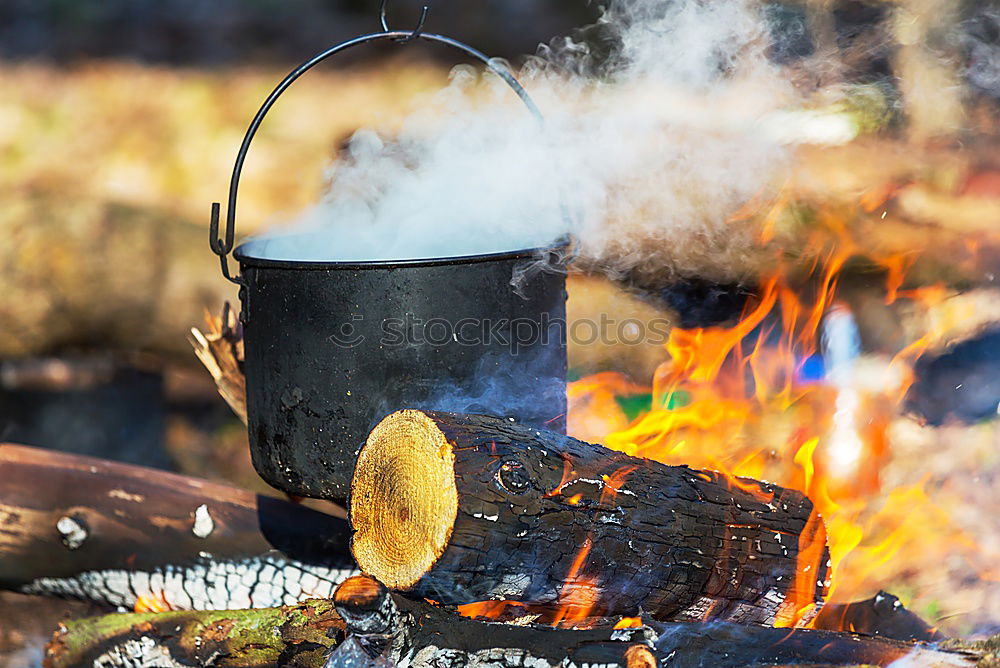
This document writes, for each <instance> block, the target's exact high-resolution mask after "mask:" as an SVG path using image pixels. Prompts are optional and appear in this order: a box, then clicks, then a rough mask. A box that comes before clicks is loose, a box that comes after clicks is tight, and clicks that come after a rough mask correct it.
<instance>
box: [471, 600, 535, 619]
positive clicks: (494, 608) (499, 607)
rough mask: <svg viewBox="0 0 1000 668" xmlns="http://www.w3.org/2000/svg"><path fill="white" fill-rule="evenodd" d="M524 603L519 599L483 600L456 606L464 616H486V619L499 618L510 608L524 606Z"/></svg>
mask: <svg viewBox="0 0 1000 668" xmlns="http://www.w3.org/2000/svg"><path fill="white" fill-rule="evenodd" d="M523 607H524V605H523V604H521V603H518V602H517V601H482V602H479V603H467V604H465V605H460V606H458V607H457V608H456V610H457V611H458V614H460V615H462V616H464V617H472V618H476V617H484V618H486V619H497V618H499V617H500V616H501V615H502V614H504V613H505V612H507V611H508V610H510V609H517V608H523Z"/></svg>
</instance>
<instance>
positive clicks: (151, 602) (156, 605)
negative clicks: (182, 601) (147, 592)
mask: <svg viewBox="0 0 1000 668" xmlns="http://www.w3.org/2000/svg"><path fill="white" fill-rule="evenodd" d="M172 609H173V608H171V607H170V604H169V603H167V599H166V598H165V597H164V595H163V594H162V593H160V594H153V595H151V596H139V597H138V598H137V599H136V600H135V612H169V611H170V610H172Z"/></svg>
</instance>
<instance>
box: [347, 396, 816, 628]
mask: <svg viewBox="0 0 1000 668" xmlns="http://www.w3.org/2000/svg"><path fill="white" fill-rule="evenodd" d="M351 522H352V525H353V527H354V530H355V535H354V538H353V542H352V549H353V552H354V555H355V558H356V559H357V562H358V564H359V566H360V567H361V569H362V570H363V571H364V572H366V573H370V574H372V575H374V576H375V577H377V578H378V579H379V580H381V581H382V582H384V583H385V584H386V585H387V586H389V587H390V588H392V589H396V590H400V591H405V592H406V594H407V595H408V596H416V597H426V598H429V599H432V600H435V601H440V602H442V603H449V604H462V603H470V602H475V601H483V600H489V599H505V600H514V601H521V602H525V603H529V604H539V605H544V606H553V605H555V606H558V607H560V608H561V609H562V610H563V611H564V613H563V617H564V620H558V619H557V620H556V621H565V620H569V621H572V619H574V618H576V617H582V616H586V615H594V614H600V615H613V614H638V613H639V612H645V613H646V614H649V615H651V616H652V617H654V618H657V619H662V620H667V619H678V620H687V619H692V620H693V619H725V620H731V621H739V622H747V623H750V622H760V623H767V624H773V623H776V622H778V623H785V624H791V623H796V622H799V621H802V619H803V617H802V616H801V613H800V611H801V610H802V609H803V608H805V607H808V606H810V605H811V604H814V603H818V602H820V601H821V596H822V593H823V591H824V588H825V586H826V582H825V580H826V570H827V562H828V553H827V549H826V544H825V530H824V528H823V523H822V520H821V519H820V518H819V517H818V515H816V513H815V511H814V509H813V506H812V503H811V502H810V501H809V499H807V498H806V497H805V496H803V495H802V494H800V493H799V492H795V491H792V490H787V489H783V488H781V487H777V486H775V485H771V484H766V483H759V482H755V481H751V480H745V479H740V480H726V479H725V478H723V477H721V476H720V475H719V474H716V473H712V472H702V471H695V470H692V469H689V468H687V467H683V466H665V465H663V464H659V463H657V462H653V461H650V460H645V459H640V458H636V457H630V456H628V455H625V454H622V453H619V452H614V451H612V450H609V449H607V448H604V447H601V446H599V445H592V444H589V443H584V442H582V441H578V440H576V439H573V438H570V437H567V436H563V435H560V434H556V433H552V432H546V431H542V430H538V429H534V428H529V427H525V426H521V425H519V424H516V423H514V422H512V421H510V420H506V419H501V418H496V417H489V416H481V415H459V414H453V413H440V412H429V411H423V412H422V411H414V410H406V411H399V412H397V413H394V414H392V415H390V416H389V417H387V418H385V419H384V420H383V421H382V422H381V423H380V424H379V425H378V426H377V427H376V428H375V429H374V430H373V431H372V433H371V435H370V436H369V438H368V441H367V443H366V445H365V446H364V448H363V449H362V451H361V454H360V456H359V461H358V467H357V472H356V474H355V477H354V482H353V485H352V499H351Z"/></svg>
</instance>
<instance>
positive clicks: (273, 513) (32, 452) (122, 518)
mask: <svg viewBox="0 0 1000 668" xmlns="http://www.w3.org/2000/svg"><path fill="white" fill-rule="evenodd" d="M0 527H2V530H0V588H5V589H12V590H14V591H21V592H25V593H34V594H52V595H62V596H68V597H73V598H83V599H89V600H93V601H97V602H100V603H104V604H107V605H111V606H123V607H127V608H133V607H134V606H136V605H137V604H138V605H139V607H140V608H142V607H143V606H145V607H147V608H148V609H151V610H169V609H175V610H177V609H179V610H184V609H192V608H193V609H225V608H236V607H270V606H274V605H281V604H290V603H294V602H296V601H298V600H301V599H303V598H307V597H309V596H318V597H323V596H329V595H330V594H331V593H332V591H333V588H334V587H335V585H336V584H337V583H338V582H340V581H341V580H342V579H343V578H345V577H347V576H349V575H351V574H353V573H354V572H356V571H355V566H354V562H353V559H351V557H350V554H349V552H348V549H347V545H348V536H349V528H348V525H347V522H346V521H345V520H342V519H338V518H335V517H331V516H329V515H326V514H324V513H320V512H316V511H314V510H310V509H308V508H305V507H302V506H298V505H295V504H292V503H288V502H286V501H282V500H279V499H274V498H270V497H265V496H260V495H256V494H253V493H251V492H247V491H244V490H241V489H237V488H234V487H230V486H228V485H222V484H218V483H213V482H209V481H206V480H199V479H197V478H190V477H187V476H181V475H176V474H173V473H168V472H165V471H157V470H154V469H148V468H144V467H140V466H132V465H127V464H120V463H116V462H109V461H105V460H100V459H94V458H91V457H84V456H80V455H71V454H66V453H61V452H54V451H49V450H41V449H37V448H29V447H24V446H17V445H0Z"/></svg>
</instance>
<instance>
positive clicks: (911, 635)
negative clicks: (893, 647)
mask: <svg viewBox="0 0 1000 668" xmlns="http://www.w3.org/2000/svg"><path fill="white" fill-rule="evenodd" d="M812 628H814V629H821V630H827V631H850V632H852V633H862V634H864V635H868V636H881V637H883V638H892V639H894V640H927V641H938V640H944V635H942V634H941V633H940V632H938V630H937V629H935V628H934V627H933V626H931V625H930V624H928V623H927V622H925V621H924V620H922V619H921V618H920V617H918V616H917V615H915V614H914V613H912V612H910V611H909V610H907V609H906V608H905V607H904V606H903V604H902V603H901V602H900V601H899V599H898V598H896V597H895V596H893V595H892V594H888V593H886V592H884V591H880V592H879V593H878V594H876V595H875V596H873V597H872V598H869V599H865V600H864V601H854V602H852V603H827V604H826V605H824V606H823V609H822V610H820V613H819V615H817V617H816V619H814V620H813V624H812Z"/></svg>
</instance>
